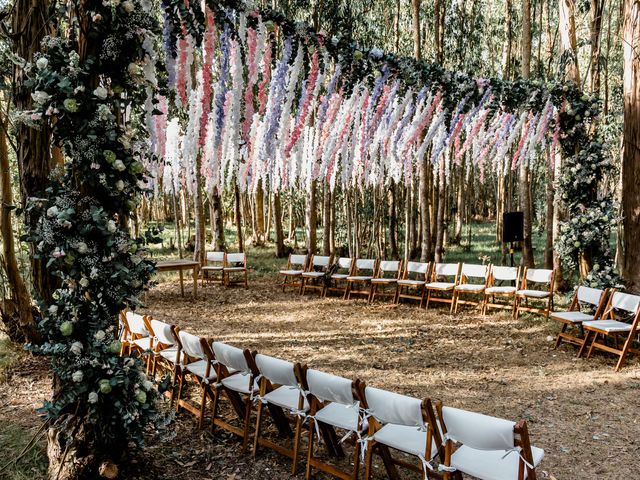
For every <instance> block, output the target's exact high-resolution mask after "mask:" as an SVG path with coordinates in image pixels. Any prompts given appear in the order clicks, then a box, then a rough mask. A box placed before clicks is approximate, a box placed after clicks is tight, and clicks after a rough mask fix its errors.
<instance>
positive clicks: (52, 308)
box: [49, 305, 58, 315]
mask: <svg viewBox="0 0 640 480" xmlns="http://www.w3.org/2000/svg"><path fill="white" fill-rule="evenodd" d="M49 313H50V314H51V315H55V314H56V313H58V306H57V305H51V306H50V307H49Z"/></svg>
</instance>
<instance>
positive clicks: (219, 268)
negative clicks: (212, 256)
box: [200, 265, 224, 271]
mask: <svg viewBox="0 0 640 480" xmlns="http://www.w3.org/2000/svg"><path fill="white" fill-rule="evenodd" d="M223 268H224V267H222V266H221V265H204V266H202V267H200V270H215V271H219V270H222V269H223Z"/></svg>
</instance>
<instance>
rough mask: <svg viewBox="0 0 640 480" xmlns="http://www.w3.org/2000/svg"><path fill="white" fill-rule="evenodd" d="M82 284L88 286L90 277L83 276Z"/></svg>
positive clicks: (84, 286)
mask: <svg viewBox="0 0 640 480" xmlns="http://www.w3.org/2000/svg"><path fill="white" fill-rule="evenodd" d="M80 286H81V287H83V288H87V287H88V286H89V279H88V278H87V277H82V278H81V279H80Z"/></svg>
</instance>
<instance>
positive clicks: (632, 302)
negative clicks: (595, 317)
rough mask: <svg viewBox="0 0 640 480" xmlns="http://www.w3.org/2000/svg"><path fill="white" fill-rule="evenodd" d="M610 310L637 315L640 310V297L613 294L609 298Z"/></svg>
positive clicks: (619, 293)
mask: <svg viewBox="0 0 640 480" xmlns="http://www.w3.org/2000/svg"><path fill="white" fill-rule="evenodd" d="M611 308H613V309H616V310H624V311H625V312H629V313H633V314H635V313H638V309H639V308H640V296H638V295H631V294H629V293H621V292H614V294H613V295H612V296H611Z"/></svg>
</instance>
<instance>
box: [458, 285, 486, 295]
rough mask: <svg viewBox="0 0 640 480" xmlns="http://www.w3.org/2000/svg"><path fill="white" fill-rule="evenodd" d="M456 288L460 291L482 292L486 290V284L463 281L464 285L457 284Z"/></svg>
mask: <svg viewBox="0 0 640 480" xmlns="http://www.w3.org/2000/svg"><path fill="white" fill-rule="evenodd" d="M456 290H457V291H459V292H477V293H480V292H482V291H484V285H477V284H474V283H463V284H462V285H457V286H456Z"/></svg>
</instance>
